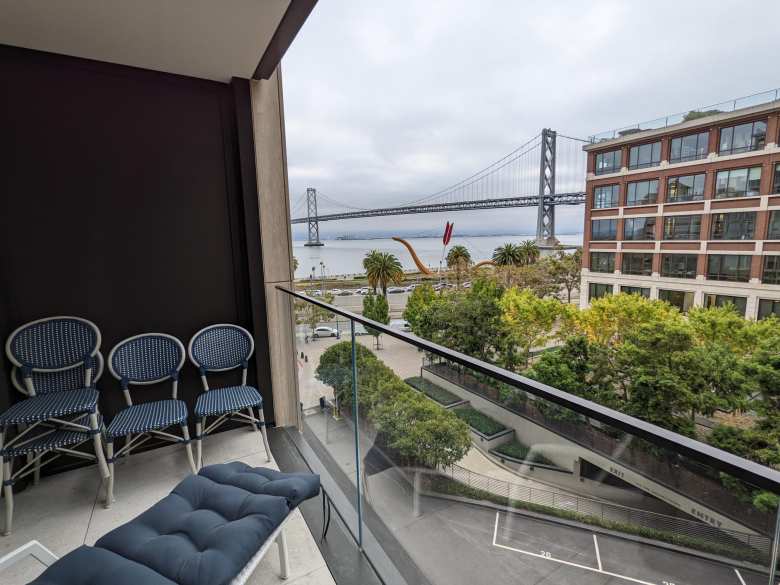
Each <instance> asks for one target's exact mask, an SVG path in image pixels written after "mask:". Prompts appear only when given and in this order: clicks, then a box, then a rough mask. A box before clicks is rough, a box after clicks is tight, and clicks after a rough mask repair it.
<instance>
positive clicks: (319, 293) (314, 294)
mask: <svg viewBox="0 0 780 585" xmlns="http://www.w3.org/2000/svg"><path fill="white" fill-rule="evenodd" d="M309 296H312V297H321V296H322V291H321V290H320V289H318V288H317V289H314V290H313V291H309Z"/></svg>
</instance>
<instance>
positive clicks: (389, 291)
mask: <svg viewBox="0 0 780 585" xmlns="http://www.w3.org/2000/svg"><path fill="white" fill-rule="evenodd" d="M402 292H406V287H403V286H389V287H387V294H389V295H394V294H398V293H402Z"/></svg>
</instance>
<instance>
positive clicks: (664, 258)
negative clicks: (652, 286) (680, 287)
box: [661, 254, 699, 279]
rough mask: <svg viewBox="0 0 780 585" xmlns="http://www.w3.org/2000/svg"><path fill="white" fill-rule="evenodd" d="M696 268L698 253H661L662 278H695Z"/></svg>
mask: <svg viewBox="0 0 780 585" xmlns="http://www.w3.org/2000/svg"><path fill="white" fill-rule="evenodd" d="M675 264H677V265H675ZM683 264H684V265H685V266H684V267H682V265H683ZM680 267H682V270H680ZM698 269H699V255H698V254H661V277H663V278H687V279H692V278H696V274H697V273H698Z"/></svg>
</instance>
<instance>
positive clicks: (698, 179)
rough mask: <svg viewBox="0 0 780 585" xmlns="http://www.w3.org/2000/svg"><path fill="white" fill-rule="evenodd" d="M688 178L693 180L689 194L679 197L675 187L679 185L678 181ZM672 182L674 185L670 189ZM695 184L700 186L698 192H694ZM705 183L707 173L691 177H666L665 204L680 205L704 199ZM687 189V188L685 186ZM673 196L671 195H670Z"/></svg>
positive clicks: (677, 189) (677, 188)
mask: <svg viewBox="0 0 780 585" xmlns="http://www.w3.org/2000/svg"><path fill="white" fill-rule="evenodd" d="M688 177H691V178H692V179H693V186H692V188H691V194H690V195H689V194H687V193H686V194H685V195H680V193H679V187H677V185H679V184H680V181H681V180H682V179H687V178H688ZM672 182H674V183H675V186H674V187H672ZM697 183H700V184H701V190H700V191H699V192H697V191H696V185H697ZM706 183H707V173H695V174H691V175H677V176H674V177H667V179H666V203H682V202H685V201H701V200H703V199H704V187H705V185H706ZM686 187H687V186H686ZM673 192H674V194H673V195H672V193H673Z"/></svg>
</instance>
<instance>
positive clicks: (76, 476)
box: [0, 427, 334, 585]
mask: <svg viewBox="0 0 780 585" xmlns="http://www.w3.org/2000/svg"><path fill="white" fill-rule="evenodd" d="M236 460H240V461H244V462H245V463H247V464H249V465H252V466H256V467H272V468H274V469H278V468H277V466H276V463H275V462H273V461H272V462H271V463H266V456H265V451H264V449H263V445H262V440H261V439H260V435H259V434H258V433H254V432H252V431H251V430H249V427H247V428H246V429H236V430H232V431H227V432H224V433H220V434H217V435H214V436H211V437H209V438H208V439H207V440H206V441H204V447H203V464H204V465H210V464H213V463H225V462H228V461H236ZM189 473H190V469H189V465H188V464H187V457H186V455H185V451H184V448H183V447H182V446H181V445H171V446H168V447H163V448H160V449H156V450H153V451H147V452H145V453H138V454H134V455H131V456H130V457H129V458H123V459H122V460H120V461H119V462H118V463H117V464H116V483H115V486H114V495H115V498H116V501H115V502H114V504H113V505H112V507H111V508H110V509H108V510H106V509H105V508H104V507H103V498H104V488H103V487H102V486H101V482H100V477H99V475H98V472H97V468H96V467H95V466H90V467H86V468H81V469H76V470H74V471H69V472H65V473H60V474H57V475H53V476H50V477H44V478H42V479H41V482H40V484H39V485H37V486H30V487H28V488H27V489H26V490H24V491H22V492H20V493H18V494H17V495H16V497H15V498H14V500H15V501H14V504H15V506H14V508H15V511H14V531H13V533H12V534H11V535H10V536H5V537H2V536H0V556H3V555H4V554H6V553H8V552H10V551H11V550H13V549H15V548H17V547H19V546H21V545H23V544H25V543H26V542H28V541H30V540H38V541H39V542H40V543H41V544H43V545H44V546H46V547H47V548H49V550H51V551H52V552H53V553H54V554H56V555H57V556H62V555H64V554H66V553H68V552H69V551H71V550H73V549H74V548H76V547H77V546H80V545H82V544H87V545H91V544H94V543H95V541H96V540H97V539H98V538H100V537H101V536H103V535H104V534H105V533H106V532H108V531H110V530H111V529H113V528H115V527H117V526H119V525H120V524H123V523H124V522H127V521H128V520H130V519H132V518H134V517H135V516H137V515H138V514H140V513H141V512H143V511H144V510H146V509H147V508H149V507H150V506H152V505H153V504H154V503H155V502H157V501H158V500H160V499H161V498H163V497H164V496H166V495H167V494H168V493H169V492H170V491H171V490H172V489H173V487H174V486H175V485H176V484H177V483H178V482H179V481H181V480H182V479H184V478H185V477H186V476H187V475H188V474H189ZM0 515H1V513H0ZM287 547H288V552H289V558H290V577H289V579H288V580H286V581H283V580H282V579H281V578H280V577H279V556H278V554H277V550H276V545H273V547H272V549H271V550H270V551H269V552H268V554H267V555H266V556H265V558H264V559H263V561H262V563H261V564H260V566H259V567H258V568H257V570H256V571H255V573H254V575H253V576H252V578H251V579H250V581H249V582H250V583H251V584H252V585H269V584H273V583H287V584H288V585H334V580H333V577H332V576H331V574H330V571H329V570H328V567H327V566H326V565H325V561H324V560H323V558H322V555H321V554H320V551H319V549H318V548H317V544H316V542H315V539H314V537H313V536H312V534H311V531H310V530H309V527H308V526H307V525H306V522H305V521H304V519H303V517H302V516H301V513H300V511H298V510H296V511H295V512H294V518H292V519H291V520H290V522H289V523H288V524H287ZM43 570H44V567H43V566H42V565H40V563H38V562H37V561H36V560H35V559H32V558H28V559H25V560H24V561H22V562H20V563H18V564H16V565H14V566H13V567H11V569H9V570H8V571H6V572H5V573H4V574H3V575H0V582H2V583H3V585H21V584H23V583H27V582H29V581H30V580H32V579H34V578H35V577H37V576H38V575H39V574H40V573H42V572H43Z"/></svg>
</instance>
